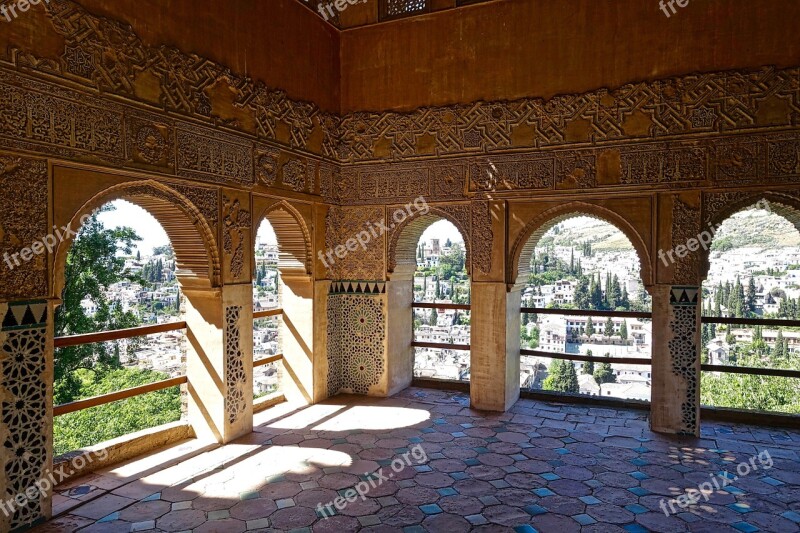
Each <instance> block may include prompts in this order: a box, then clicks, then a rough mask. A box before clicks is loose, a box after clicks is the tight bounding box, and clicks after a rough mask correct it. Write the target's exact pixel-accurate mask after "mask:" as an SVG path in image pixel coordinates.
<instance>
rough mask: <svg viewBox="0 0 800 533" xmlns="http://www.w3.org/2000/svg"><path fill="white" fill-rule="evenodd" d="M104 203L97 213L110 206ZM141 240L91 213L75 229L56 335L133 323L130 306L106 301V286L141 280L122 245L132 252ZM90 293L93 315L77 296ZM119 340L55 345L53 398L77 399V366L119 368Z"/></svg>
mask: <svg viewBox="0 0 800 533" xmlns="http://www.w3.org/2000/svg"><path fill="white" fill-rule="evenodd" d="M112 209H113V208H111V207H105V208H103V209H102V210H101V211H100V212H105V211H110V210H112ZM139 240H141V239H140V238H139V236H138V235H137V234H136V232H134V230H133V229H131V228H117V229H108V228H106V227H105V226H104V225H103V223H102V222H100V221H99V220H98V218H97V213H95V214H94V215H92V216H91V217H90V218H89V220H88V221H87V222H86V224H85V225H84V226H83V227H82V228H81V229H80V231H79V232H78V235H77V237H76V238H75V241H74V242H73V244H72V247H71V248H70V250H69V252H68V253H67V264H66V269H65V272H64V277H65V281H66V284H65V286H64V291H63V293H62V295H61V299H62V304H61V305H60V306H59V307H58V309H57V310H56V313H55V336H56V337H62V336H67V335H77V334H81V333H96V332H99V331H109V330H115V329H124V328H130V327H135V326H138V325H139V324H140V320H139V318H138V316H136V314H134V313H133V312H132V311H127V312H124V311H123V310H122V307H121V305H120V304H119V302H114V301H111V300H109V298H108V297H107V296H106V291H107V290H108V288H109V287H110V286H111V285H113V284H115V283H118V282H120V281H132V282H140V283H141V282H143V280H142V279H141V278H139V277H138V276H136V275H134V274H132V273H131V272H130V271H129V270H128V269H126V268H125V259H124V258H122V257H120V256H119V255H118V254H117V251H118V250H120V251H122V252H123V253H124V254H126V255H130V254H131V251H132V249H133V246H134V243H135V242H138V241H139ZM85 298H88V299H90V300H92V302H94V304H95V305H96V306H97V312H96V313H95V314H94V315H91V316H90V315H88V314H87V313H86V312H85V311H84V309H83V307H81V301H82V300H84V299H85ZM116 346H118V343H113V342H112V343H100V344H87V345H82V346H71V347H68V348H59V349H58V350H57V351H56V356H55V359H54V363H55V364H54V378H55V387H54V401H55V403H56V404H61V403H66V402H70V401H73V400H75V399H76V398H77V397H78V395H79V394H80V388H81V383H80V381H79V380H78V379H77V378H76V377H75V372H76V371H77V370H79V369H86V370H91V369H95V370H98V371H99V372H100V373H102V372H103V371H104V370H105V369H114V368H119V367H120V361H119V358H118V356H117V353H118V350H117V349H116V348H115V347H116Z"/></svg>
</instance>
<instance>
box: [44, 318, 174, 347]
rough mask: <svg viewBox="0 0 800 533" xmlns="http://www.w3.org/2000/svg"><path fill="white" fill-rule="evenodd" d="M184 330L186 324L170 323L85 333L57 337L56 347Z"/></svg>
mask: <svg viewBox="0 0 800 533" xmlns="http://www.w3.org/2000/svg"><path fill="white" fill-rule="evenodd" d="M182 329H186V322H169V323H167V324H157V325H155V326H140V327H137V328H128V329H117V330H114V331H101V332H99V333H84V334H81V335H70V336H68V337H56V338H55V342H54V346H55V347H56V348H66V347H68V346H80V345H82V344H94V343H96V342H108V341H118V340H121V339H132V338H134V337H144V336H145V335H154V334H156V333H167V332H169V331H179V330H182Z"/></svg>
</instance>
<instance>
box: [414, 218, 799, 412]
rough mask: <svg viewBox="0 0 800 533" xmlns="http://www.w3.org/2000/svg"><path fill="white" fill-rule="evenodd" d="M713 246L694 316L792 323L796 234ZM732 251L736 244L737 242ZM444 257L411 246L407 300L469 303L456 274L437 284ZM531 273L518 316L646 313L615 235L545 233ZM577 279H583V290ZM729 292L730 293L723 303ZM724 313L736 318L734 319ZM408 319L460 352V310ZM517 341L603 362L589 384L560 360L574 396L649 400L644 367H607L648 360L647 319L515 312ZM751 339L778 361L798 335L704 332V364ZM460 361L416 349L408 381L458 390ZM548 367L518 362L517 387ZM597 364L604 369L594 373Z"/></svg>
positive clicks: (465, 371)
mask: <svg viewBox="0 0 800 533" xmlns="http://www.w3.org/2000/svg"><path fill="white" fill-rule="evenodd" d="M739 216H740V217H741V216H755V217H756V218H755V220H756V221H757V224H755V226H756V227H758V225H759V224H762V223H763V221H762V219H763V217H764V216H766V215H764V214H761V215H758V214H756V215H748V214H745V215H739ZM759 216H760V217H761V218H759ZM765 224H766V223H765ZM795 233H796V232H795ZM720 237H721V239H720V241H721V244H720V246H716V247H715V248H712V251H711V254H710V262H711V270H710V272H709V275H708V279H707V281H706V283H705V285H704V314H705V315H706V316H745V317H746V316H753V317H775V318H778V317H781V318H795V319H797V318H798V314H799V313H800V246H798V245H800V235H798V236H797V238H796V240H797V241H798V242H792V241H787V242H786V243H781V244H780V245H777V244H776V243H774V242H773V243H766V244H765V243H759V244H761V245H758V246H732V245H731V244H730V238H731V237H729V236H728V235H727V234H726V233H725V228H723V229H722V231H721V232H720ZM745 240H747V238H745ZM751 240H756V239H755V238H753V239H751ZM726 243H727V244H726ZM457 244H458V245H459V246H463V244H461V243H457ZM735 244H739V243H738V241H737V242H735ZM451 254H452V243H449V242H448V243H446V245H442V244H441V243H440V241H439V240H438V239H430V240H428V241H427V242H424V243H421V244H420V248H419V252H418V258H417V263H418V270H417V275H416V276H415V278H414V289H415V290H414V295H415V301H417V302H437V303H444V304H447V303H468V302H469V299H468V295H469V280H468V278H467V276H466V272H462V273H461V275H459V276H453V275H452V274H451V275H450V276H449V277H444V276H442V272H441V268H440V266H441V264H442V258H444V257H447V256H448V255H451ZM531 272H532V274H531V276H530V279H529V283H528V285H527V287H525V288H524V289H523V291H522V307H523V308H539V309H547V308H550V309H559V308H560V309H609V310H618V311H622V310H624V311H643V312H647V311H649V310H650V298H649V295H648V294H647V293H646V291H645V289H644V286H643V284H642V281H641V278H640V274H639V272H640V264H639V258H638V256H637V254H636V252H635V250H634V249H633V246H632V245H631V244H630V242H628V241H627V239H625V238H624V236H623V235H622V233H621V232H619V231H618V230H617V229H616V228H614V227H613V226H611V225H609V224H607V223H604V222H601V221H597V220H592V219H588V218H576V219H572V220H570V221H568V222H567V223H564V224H560V225H557V226H555V227H554V228H552V229H551V230H550V231H549V232H548V233H547V234H545V236H544V237H543V238H542V239H541V241H540V243H539V246H537V248H536V251H535V253H534V256H533V259H532V265H531ZM587 278H588V279H590V280H591V282H590V286H589V287H587V286H586V279H587ZM582 280H583V281H582ZM595 285H596V287H594V286H595ZM731 293H735V294H734V295H733V296H731ZM738 293H742V294H743V296H742V298H741V303H740V304H737V303H736V302H737V301H738V300H736V295H737V294H738ZM609 300H611V302H610V303H609ZM603 302H605V305H604V304H603ZM714 302H716V306H715V303H714ZM734 307H741V308H742V309H741V311H737V310H735V309H734ZM737 313H738V314H737ZM414 318H415V340H417V341H420V342H430V343H447V344H462V345H469V339H470V326H469V311H466V310H452V309H435V310H431V309H415V313H414ZM520 335H521V346H522V348H527V349H530V350H536V351H539V352H552V353H562V354H576V355H593V356H607V357H608V358H609V363H608V365H609V367H610V374H609V375H608V376H599V375H598V374H597V372H596V370H593V367H596V366H597V364H595V365H587V364H584V363H580V362H567V361H565V362H564V364H567V365H572V366H573V367H574V371H575V372H574V373H575V374H576V375H577V382H578V389H579V390H577V391H575V392H579V393H580V394H588V395H600V396H610V397H616V398H625V399H636V400H650V385H651V368H650V366H649V365H647V366H644V365H629V364H620V363H614V359H615V358H621V357H625V358H649V357H650V356H651V350H652V322H651V321H650V320H648V319H631V318H625V319H623V318H606V317H601V318H598V317H592V315H591V312H590V311H589V312H587V313H586V315H585V316H574V315H570V316H567V315H559V314H549V313H547V314H545V313H540V314H538V315H533V314H529V313H523V314H522V317H521V332H520ZM754 335H758V339H757V340H759V341H761V340H763V342H764V343H765V344H766V346H767V347H768V348H770V349H772V350H774V349H776V346H777V350H778V351H779V352H780V351H781V349H782V348H781V346H780V344H781V343H783V345H784V346H785V347H786V348H785V352H786V353H787V354H788V353H795V352H797V351H800V332H795V331H787V330H779V329H778V328H773V329H764V330H763V331H758V333H755V332H754V330H753V329H750V328H746V327H742V328H732V329H730V330H728V329H727V328H725V327H724V326H722V327H713V328H712V327H710V326H708V325H706V326H704V337H703V342H704V351H703V354H704V362H707V363H709V364H717V365H725V364H732V363H733V361H735V353H734V352H735V349H734V346H735V345H739V346H742V345H750V344H752V343H753V342H754ZM469 357H470V354H469V352H468V351H458V350H452V349H435V348H417V349H416V359H415V375H417V376H420V377H430V378H437V379H449V380H462V381H466V380H469V377H470V364H469ZM554 361H556V360H554V359H552V358H548V357H544V356H532V355H522V356H521V358H520V366H521V377H520V386H521V387H522V388H524V389H542V388H547V380H548V377H550V372H551V368H552V367H553V362H554ZM603 365H605V363H602V364H600V366H603Z"/></svg>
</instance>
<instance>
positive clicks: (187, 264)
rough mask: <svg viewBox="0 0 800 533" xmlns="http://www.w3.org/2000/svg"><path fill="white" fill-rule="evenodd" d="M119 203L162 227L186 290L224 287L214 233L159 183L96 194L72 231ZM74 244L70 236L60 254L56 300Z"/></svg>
mask: <svg viewBox="0 0 800 533" xmlns="http://www.w3.org/2000/svg"><path fill="white" fill-rule="evenodd" d="M115 200H125V201H128V202H130V203H132V204H135V205H137V206H139V207H141V208H142V209H144V210H145V211H147V212H148V213H150V214H151V215H152V216H153V218H155V219H156V221H158V223H159V224H161V227H162V228H164V232H165V233H166V234H167V237H169V240H170V243H171V244H172V248H173V250H174V251H175V262H176V267H177V272H176V274H177V277H178V280H179V281H180V283H181V287H182V288H184V289H188V288H194V289H203V288H211V287H219V286H220V284H221V267H220V265H221V262H220V255H219V250H218V248H217V243H216V239H215V238H214V232H213V230H212V229H211V227H210V226H209V225H208V222H207V221H206V220H205V218H204V217H203V215H202V214H201V213H200V211H199V210H198V209H197V207H196V206H195V205H194V204H193V203H192V202H191V201H189V200H188V199H187V198H186V197H185V196H183V195H181V194H180V193H178V192H176V191H175V190H173V189H171V188H169V187H167V186H166V185H163V184H160V183H158V182H156V181H152V180H148V181H133V182H127V183H123V184H120V185H115V186H113V187H110V188H108V189H106V190H104V191H102V192H100V193H97V194H95V195H94V196H93V197H91V198H90V199H89V200H87V201H86V202H85V203H84V204H83V205H82V206H81V207H80V209H78V211H77V212H76V213H75V214H74V215H73V217H72V219H71V220H70V225H69V227H70V228H72V229H73V230H74V231H75V232H78V231H79V230H80V228H81V227H82V224H81V221H82V220H85V218H84V217H88V216H89V215H91V214H92V212H94V211H95V210H97V209H99V208H100V207H102V206H104V205H106V204H108V203H110V202H113V201H115ZM74 240H75V239H74V237H72V236H70V237H69V238H67V239H65V240H64V241H63V242H62V243H60V244H59V246H58V248H57V250H56V255H55V266H54V269H53V278H54V279H53V290H54V294H55V296H56V297H60V296H61V293H62V291H63V290H64V285H65V282H66V280H65V278H64V276H65V271H66V262H67V253H68V252H69V249H70V248H71V246H72V243H73V241H74Z"/></svg>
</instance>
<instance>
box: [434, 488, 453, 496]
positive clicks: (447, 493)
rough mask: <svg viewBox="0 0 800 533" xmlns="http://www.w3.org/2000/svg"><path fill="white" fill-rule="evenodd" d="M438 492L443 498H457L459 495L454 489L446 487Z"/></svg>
mask: <svg viewBox="0 0 800 533" xmlns="http://www.w3.org/2000/svg"><path fill="white" fill-rule="evenodd" d="M436 492H438V493H439V494H440V495H442V496H455V495H456V494H458V491H457V490H456V489H454V488H452V487H445V488H443V489H439V490H437V491H436Z"/></svg>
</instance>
